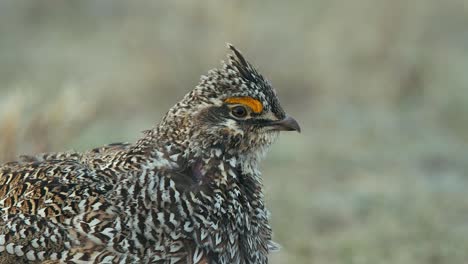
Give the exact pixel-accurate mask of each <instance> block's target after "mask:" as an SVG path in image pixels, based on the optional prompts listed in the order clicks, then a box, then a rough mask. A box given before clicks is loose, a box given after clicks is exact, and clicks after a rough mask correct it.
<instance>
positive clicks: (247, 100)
mask: <svg viewBox="0 0 468 264" xmlns="http://www.w3.org/2000/svg"><path fill="white" fill-rule="evenodd" d="M224 102H226V103H228V104H242V105H245V106H248V107H250V109H252V111H253V112H254V113H256V114H258V113H261V112H262V110H263V105H262V103H261V102H260V101H258V100H257V99H253V98H252V97H248V96H245V97H230V98H228V99H226V100H224Z"/></svg>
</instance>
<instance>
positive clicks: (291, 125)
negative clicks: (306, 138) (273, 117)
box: [268, 116, 301, 133]
mask: <svg viewBox="0 0 468 264" xmlns="http://www.w3.org/2000/svg"><path fill="white" fill-rule="evenodd" d="M268 126H271V127H272V128H273V130H277V131H297V132H299V133H301V127H300V126H299V123H297V121H296V119H294V118H292V117H290V116H286V117H285V118H284V119H282V120H278V121H273V122H271V123H269V124H268Z"/></svg>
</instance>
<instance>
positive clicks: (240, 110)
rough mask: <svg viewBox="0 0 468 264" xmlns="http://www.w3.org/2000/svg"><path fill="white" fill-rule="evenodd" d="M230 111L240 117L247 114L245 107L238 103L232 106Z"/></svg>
mask: <svg viewBox="0 0 468 264" xmlns="http://www.w3.org/2000/svg"><path fill="white" fill-rule="evenodd" d="M231 113H232V115H233V116H235V117H239V118H242V117H246V116H247V109H245V107H243V106H240V105H238V106H234V107H233V108H232V109H231Z"/></svg>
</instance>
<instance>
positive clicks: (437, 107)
mask: <svg viewBox="0 0 468 264" xmlns="http://www.w3.org/2000/svg"><path fill="white" fill-rule="evenodd" d="M226 42H231V43H234V44H235V45H236V47H237V48H239V49H240V50H242V51H243V52H244V55H245V56H246V57H247V58H248V59H249V60H250V61H251V62H253V64H255V65H256V66H257V67H258V68H259V70H260V72H262V73H263V74H264V75H265V76H266V77H267V78H268V79H269V80H270V81H271V82H272V83H273V85H274V87H275V88H276V89H277V91H278V93H279V96H280V99H281V101H282V104H283V106H284V108H285V109H286V111H287V112H288V113H289V114H291V115H292V116H294V117H296V119H297V120H299V121H300V123H301V125H302V128H303V133H302V134H296V133H284V134H282V136H281V137H280V139H279V140H278V142H277V144H275V145H274V146H273V148H272V149H271V151H270V153H269V155H268V156H267V158H266V160H265V161H264V162H263V164H262V167H263V169H262V170H263V174H264V184H265V192H266V199H267V200H268V201H267V202H268V206H269V208H270V209H271V211H272V225H273V228H274V238H275V240H276V241H278V242H279V243H280V244H281V245H282V246H283V248H282V250H281V251H280V252H278V253H275V254H273V255H272V257H271V259H272V263H324V264H328V263H330V264H335V263H412V264H419V263H421V264H422V263H425V264H426V263H433V264H436V263H468V250H467V248H468V199H467V197H466V192H467V188H468V73H467V70H468V1H466V0H465V1H463V0H445V1H440V0H341V1H339V0H314V1H312V0H310V1H306V0H301V1H280V0H276V1H268V2H266V1H256V2H252V1H214V0H212V1H195V0H191V1H152V2H149V1H123V0H118V1H110V0H102V1H92V0H82V1H53V0H43V1H22V0H16V1H1V2H0V161H2V162H3V161H8V160H12V159H15V157H16V156H17V155H20V154H23V153H38V152H44V151H62V150H69V149H75V150H85V149H88V148H92V147H94V146H99V145H103V144H106V143H110V142H121V141H129V142H132V141H135V140H136V139H137V138H138V137H140V136H141V133H140V131H142V130H144V129H148V128H150V127H152V126H154V125H155V124H156V123H157V122H158V121H159V120H160V118H161V117H162V115H164V113H165V112H166V111H167V110H168V109H169V107H171V106H172V105H173V104H174V103H175V102H176V101H178V100H179V99H180V98H181V97H182V96H183V95H184V94H185V93H186V92H188V91H189V90H190V89H191V88H193V87H194V86H195V85H196V84H197V83H198V79H199V76H200V75H201V74H205V73H206V72H207V71H208V70H209V69H211V68H215V67H218V66H219V65H220V61H221V60H223V59H224V58H225V54H226V52H227V49H226Z"/></svg>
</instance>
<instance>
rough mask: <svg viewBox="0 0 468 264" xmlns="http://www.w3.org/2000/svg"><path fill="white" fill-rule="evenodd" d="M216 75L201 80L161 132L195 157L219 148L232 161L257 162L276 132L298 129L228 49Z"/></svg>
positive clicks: (266, 87)
mask: <svg viewBox="0 0 468 264" xmlns="http://www.w3.org/2000/svg"><path fill="white" fill-rule="evenodd" d="M228 47H229V49H230V50H231V51H232V53H230V54H229V55H228V59H227V61H226V62H223V65H222V67H221V68H220V69H214V70H211V71H209V73H208V74H207V75H206V76H202V77H201V80H200V83H199V84H198V86H197V87H196V88H195V89H194V90H192V91H191V92H189V93H188V94H187V95H186V96H185V97H184V98H183V100H182V101H180V102H179V103H177V104H176V105H175V106H174V107H173V108H171V110H169V112H168V113H167V115H166V116H165V118H164V119H163V122H162V123H161V125H160V126H159V128H160V129H163V128H164V127H165V128H166V129H164V130H165V131H164V132H165V134H166V136H168V137H169V138H170V139H171V140H172V141H173V142H174V141H175V142H178V143H179V144H180V145H183V146H184V147H185V148H187V149H189V150H190V151H192V152H193V153H202V152H203V151H204V150H206V149H208V148H211V147H219V148H220V149H222V150H223V151H226V152H228V153H230V154H233V155H243V156H249V157H252V158H253V157H258V156H261V154H263V153H264V152H265V149H266V148H267V147H268V146H269V145H270V144H271V143H272V141H273V140H274V139H275V138H276V137H277V135H278V132H279V131H298V132H300V127H299V124H298V123H297V122H296V120H295V119H294V118H292V117H290V116H288V115H287V114H286V113H285V112H284V110H283V108H282V107H281V105H280V103H279V100H278V97H277V94H276V92H275V90H274V89H273V88H272V86H271V84H270V83H269V82H268V81H267V80H266V79H265V78H263V76H262V75H260V74H259V73H258V72H257V70H256V69H255V68H254V67H253V66H252V65H251V64H250V63H249V62H247V61H246V60H245V59H244V57H243V55H242V54H241V53H240V52H239V51H238V50H237V49H236V48H235V47H233V46H232V45H228Z"/></svg>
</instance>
